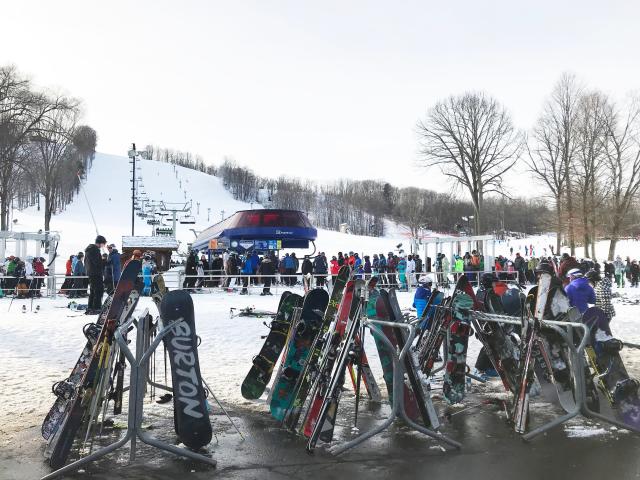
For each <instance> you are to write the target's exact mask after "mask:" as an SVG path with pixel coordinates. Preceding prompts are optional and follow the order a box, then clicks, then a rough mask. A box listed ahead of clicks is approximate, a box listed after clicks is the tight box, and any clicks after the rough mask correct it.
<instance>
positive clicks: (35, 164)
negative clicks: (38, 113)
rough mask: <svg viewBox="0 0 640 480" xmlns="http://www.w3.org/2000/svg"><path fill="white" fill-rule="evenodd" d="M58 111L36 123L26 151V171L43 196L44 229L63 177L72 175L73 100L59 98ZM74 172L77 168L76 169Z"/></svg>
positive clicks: (73, 159)
mask: <svg viewBox="0 0 640 480" xmlns="http://www.w3.org/2000/svg"><path fill="white" fill-rule="evenodd" d="M58 102H59V104H60V105H61V107H60V108H58V109H56V110H54V111H51V112H49V113H48V114H47V115H45V116H44V117H43V118H42V120H41V121H40V123H39V128H38V131H37V133H36V134H35V135H34V136H33V137H31V143H30V145H29V146H28V147H27V148H26V149H25V150H26V151H27V152H29V154H30V155H29V156H30V157H31V158H30V160H31V161H29V162H28V164H27V165H28V166H27V167H26V168H27V170H28V171H29V172H30V174H31V177H32V178H33V179H34V182H35V187H36V190H37V191H38V193H40V194H41V195H42V196H43V197H44V229H45V231H49V230H50V226H51V216H52V215H53V213H54V211H55V209H56V206H58V204H59V199H60V197H61V196H62V195H63V194H64V186H65V185H66V184H67V182H65V179H64V178H63V177H64V176H65V175H72V176H75V172H74V167H77V165H76V164H75V158H74V157H75V156H76V153H77V151H76V149H75V146H74V143H73V141H74V133H75V129H76V119H77V116H78V103H77V101H75V100H69V99H58ZM75 171H76V172H77V169H76V170H75Z"/></svg>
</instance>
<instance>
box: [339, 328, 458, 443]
mask: <svg viewBox="0 0 640 480" xmlns="http://www.w3.org/2000/svg"><path fill="white" fill-rule="evenodd" d="M362 321H363V322H364V326H366V327H368V328H369V330H371V331H372V332H375V333H376V335H377V336H378V337H379V339H380V340H381V341H382V342H384V344H385V346H386V348H387V349H388V350H389V352H390V353H391V358H392V363H393V399H394V401H393V404H392V406H391V414H390V415H389V417H388V418H387V419H386V420H385V421H384V422H383V423H382V424H380V425H378V426H377V427H374V428H372V429H371V430H369V431H367V432H364V433H362V434H360V435H358V436H357V437H356V438H354V439H353V440H350V441H348V442H346V443H343V444H341V445H335V446H332V447H329V448H328V449H327V450H328V451H329V452H331V453H333V454H335V455H339V454H341V453H343V452H345V451H346V450H349V449H351V448H353V447H355V446H358V445H360V444H361V443H363V442H365V441H367V440H368V439H370V438H371V437H374V436H376V435H378V434H380V433H382V432H384V431H385V430H387V429H388V428H389V427H390V426H391V425H392V424H393V422H394V420H395V419H396V418H398V417H400V418H402V420H403V421H404V423H405V424H406V425H407V426H409V427H410V428H411V429H413V430H415V431H417V432H420V433H422V434H424V435H426V436H428V437H431V438H433V439H434V440H436V441H437V442H438V443H441V444H446V445H449V446H451V447H454V448H456V449H460V448H462V444H461V443H459V442H456V441H455V440H453V439H451V438H449V437H447V436H445V435H443V434H442V433H440V432H437V431H435V430H432V429H430V428H426V427H424V426H422V425H419V424H417V423H416V422H414V421H413V420H411V419H410V418H409V416H408V415H407V413H406V412H405V409H404V378H405V367H404V359H405V357H406V356H407V355H410V348H411V344H412V343H413V340H414V339H415V335H416V327H417V325H418V323H419V321H418V320H416V321H414V322H413V323H400V322H387V321H383V320H374V319H371V318H366V317H364V316H363V317H362ZM379 327H393V328H404V329H406V330H407V331H408V332H409V335H408V338H407V341H406V342H405V345H404V347H403V348H402V350H401V351H400V353H398V352H396V349H395V348H394V347H393V345H392V344H391V342H390V341H389V339H388V338H387V337H386V336H385V335H384V334H383V333H382V331H381V330H380V328H379ZM427 395H428V392H427ZM427 401H431V398H429V397H428V398H427Z"/></svg>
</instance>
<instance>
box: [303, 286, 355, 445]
mask: <svg viewBox="0 0 640 480" xmlns="http://www.w3.org/2000/svg"><path fill="white" fill-rule="evenodd" d="M363 288H364V282H363V281H362V280H352V281H349V282H347V285H346V286H345V290H344V294H343V297H342V301H341V302H340V306H339V309H338V312H337V315H336V324H335V325H334V328H333V331H332V332H331V334H330V336H329V338H328V339H327V348H326V349H325V351H324V352H323V355H322V358H321V362H320V365H319V369H318V370H319V375H318V377H317V378H316V382H315V384H314V385H313V388H312V389H311V398H312V400H311V402H310V405H309V409H308V411H307V415H306V418H305V421H304V423H303V434H304V436H305V437H307V438H309V437H311V435H312V434H313V431H314V429H315V428H316V425H317V423H318V421H319V418H320V412H321V410H322V408H323V405H324V403H325V401H326V403H327V405H326V407H325V413H324V419H323V425H322V426H321V428H320V433H319V435H318V438H320V439H321V440H322V441H324V442H330V441H331V439H332V438H333V430H334V428H335V423H336V416H337V413H338V404H339V402H340V394H341V390H342V386H343V385H344V371H340V372H338V371H336V370H335V365H336V361H337V359H338V356H339V355H340V353H341V351H342V350H343V349H345V348H348V347H349V345H348V344H347V343H346V340H345V332H346V330H347V326H348V325H349V322H353V321H354V318H355V315H356V314H357V312H358V306H359V305H360V297H361V293H362V290H363ZM348 361H349V359H347V362H348ZM336 376H337V379H335V378H334V377H336ZM332 381H336V382H337V384H338V385H339V386H338V387H337V388H336V389H335V390H334V392H333V395H331V396H328V395H327V391H328V390H329V386H330V384H331V382H332Z"/></svg>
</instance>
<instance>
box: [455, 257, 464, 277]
mask: <svg viewBox="0 0 640 480" xmlns="http://www.w3.org/2000/svg"><path fill="white" fill-rule="evenodd" d="M453 268H454V271H455V272H456V281H458V278H460V275H462V274H463V273H464V259H463V258H462V257H461V256H459V255H458V256H457V257H456V263H455V264H454V267H453Z"/></svg>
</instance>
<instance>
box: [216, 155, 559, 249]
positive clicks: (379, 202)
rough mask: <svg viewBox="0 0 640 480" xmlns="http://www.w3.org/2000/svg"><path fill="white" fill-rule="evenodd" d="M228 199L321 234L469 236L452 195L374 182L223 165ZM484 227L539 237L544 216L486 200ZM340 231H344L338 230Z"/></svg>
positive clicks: (533, 204) (542, 207)
mask: <svg viewBox="0 0 640 480" xmlns="http://www.w3.org/2000/svg"><path fill="white" fill-rule="evenodd" d="M217 175H218V176H219V177H220V178H221V179H222V181H223V184H224V186H225V188H226V189H227V190H228V191H229V192H231V194H232V195H233V196H234V198H236V199H238V200H242V201H245V202H255V203H262V204H264V205H269V206H271V207H273V208H283V209H295V210H301V211H303V212H305V213H307V214H308V215H310V216H311V217H312V219H313V221H314V223H315V224H316V225H317V226H318V227H321V228H327V229H330V230H340V229H341V226H344V225H346V226H347V227H348V230H349V231H350V232H351V233H354V234H357V235H371V236H382V235H384V233H385V222H384V220H385V219H389V220H391V221H394V222H396V223H400V224H403V225H406V226H407V227H408V228H409V230H410V233H411V235H412V236H414V237H418V236H419V235H420V234H422V233H424V232H425V231H426V230H434V231H438V232H448V233H452V234H458V233H468V234H474V233H476V230H475V229H474V227H473V226H472V225H471V224H467V223H465V222H464V221H463V220H462V218H463V217H464V218H468V217H470V216H473V212H474V207H473V204H472V203H471V202H469V201H467V200H463V199H460V198H458V197H456V196H455V195H452V194H446V193H439V192H434V191H431V190H427V189H423V188H415V187H406V188H398V187H395V186H393V185H391V184H390V183H388V182H383V181H379V180H346V179H341V180H337V181H335V182H333V183H317V182H313V181H310V180H300V179H297V178H289V177H284V176H282V177H279V178H277V179H271V178H266V177H261V176H259V175H257V174H255V173H254V172H253V171H251V170H250V169H249V168H246V167H243V166H241V165H238V164H237V163H235V162H234V161H232V160H229V159H225V161H224V162H223V164H222V165H221V166H220V167H219V168H218V169H217ZM485 213H486V218H487V221H486V226H487V228H489V229H490V230H491V231H505V230H506V231H517V232H523V233H527V234H536V233H541V232H543V231H544V229H545V228H546V218H548V216H549V215H550V211H549V209H548V207H547V206H546V203H545V202H544V200H542V199H523V198H515V199H513V198H507V197H499V198H490V199H488V200H486V202H485ZM343 228H344V227H343Z"/></svg>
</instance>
